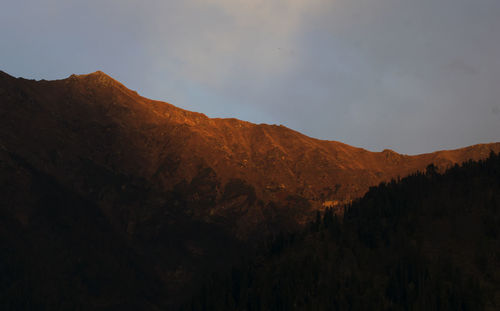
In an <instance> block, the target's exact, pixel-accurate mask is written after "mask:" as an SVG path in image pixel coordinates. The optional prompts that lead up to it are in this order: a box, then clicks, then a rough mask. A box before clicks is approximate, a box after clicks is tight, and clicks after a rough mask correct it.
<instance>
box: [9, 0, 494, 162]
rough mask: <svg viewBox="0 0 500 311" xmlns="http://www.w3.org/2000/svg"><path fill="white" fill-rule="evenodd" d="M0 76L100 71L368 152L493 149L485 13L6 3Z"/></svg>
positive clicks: (229, 4)
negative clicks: (480, 145)
mask: <svg viewBox="0 0 500 311" xmlns="http://www.w3.org/2000/svg"><path fill="white" fill-rule="evenodd" d="M4 8H5V9H4V10H2V12H0V39H1V40H2V49H0V57H1V59H2V60H3V64H2V65H1V67H0V70H3V71H5V72H7V73H8V74H10V75H13V76H17V77H19V76H20V77H24V78H30V79H47V80H49V79H61V78H65V77H67V76H69V75H71V74H85V73H90V72H94V71H96V70H102V71H103V72H105V73H107V74H109V75H110V76H112V77H113V78H115V79H117V80H118V81H120V82H122V83H123V84H124V85H125V86H127V87H128V88H130V89H133V90H136V91H138V92H139V93H140V94H141V95H142V96H145V97H148V98H151V99H156V100H162V101H166V102H170V103H172V104H173V105H176V106H178V107H181V108H184V109H188V110H192V111H197V112H201V113H204V114H206V115H207V116H209V117H234V118H238V119H242V120H246V121H250V122H254V123H269V124H283V125H285V126H287V127H289V128H291V129H294V130H297V131H299V132H302V133H304V134H305V135H308V136H311V137H315V138H319V139H328V140H336V141H341V142H343V143H347V144H349V145H353V146H357V147H362V148H365V149H368V150H372V151H381V150H383V149H387V148H388V149H393V150H395V151H397V152H399V153H406V154H417V153H427V152H431V151H435V150H440V149H455V148H459V147H465V146H468V145H474V144H478V143H488V142H498V141H500V88H499V87H498V86H497V85H498V83H499V81H500V59H499V57H498V55H500V40H498V34H499V33H500V19H498V16H499V15H500V2H498V1H494V0H478V1H474V2H470V1H465V0H437V1H430V0H424V1H419V2H416V1H409V0H378V1H369V0H354V1H353V0H351V1H347V0H338V1H326V0H309V1H301V0H289V1H284V0H275V1H263V0H256V1H250V0H233V1H229V0H207V1H201V0H189V1H168V2H165V1H152V0H149V1H141V2H135V1H131V0H124V1H115V0H108V1H95V0H92V1H85V2H80V1H62V0H47V1H34V0H18V1H11V0H7V2H6V3H5V5H4Z"/></svg>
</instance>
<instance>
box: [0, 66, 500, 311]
mask: <svg viewBox="0 0 500 311" xmlns="http://www.w3.org/2000/svg"><path fill="white" fill-rule="evenodd" d="M490 151H494V152H500V144H499V143H496V144H487V145H475V146H471V147H467V148H464V149H458V150H453V151H440V152H436V153H431V154H424V155H418V156H407V155H401V154H398V153H395V152H393V151H390V150H385V151H383V152H369V151H367V150H364V149H361V148H355V147H351V146H348V145H346V144H343V143H340V142H334V141H322V140H317V139H314V138H310V137H307V136H305V135H302V134H300V133H298V132H296V131H293V130H291V129H288V128H286V127H284V126H276V125H266V124H259V125H257V124H252V123H249V122H244V121H239V120H236V119H213V118H208V117H206V116H205V115H203V114H200V113H195V112H190V111H186V110H183V109H180V108H177V107H175V106H173V105H171V104H168V103H164V102H160V101H154V100H150V99H147V98H144V97H141V96H139V95H138V94H137V93H136V92H134V91H132V90H129V89H127V88H126V87H125V86H124V85H122V84H121V83H119V82H118V81H116V80H114V79H113V78H111V77H109V76H108V75H106V74H104V73H102V72H95V73H92V74H88V75H72V76H70V77H69V78H67V79H63V80H56V81H44V80H41V81H34V80H26V79H22V78H14V77H11V76H10V75H8V74H6V73H3V72H0V185H1V188H0V189H1V190H0V193H1V196H2V199H3V204H2V207H1V214H0V216H1V217H2V218H1V221H2V224H3V227H2V228H3V231H2V232H0V233H1V235H2V240H3V241H10V242H9V243H7V244H5V245H8V246H9V248H8V249H7V250H8V252H7V250H6V251H5V252H4V253H3V254H10V255H5V256H6V257H5V258H3V261H2V263H3V264H4V266H5V267H10V268H9V271H25V272H24V274H23V273H21V274H19V275H12V276H11V277H12V278H11V279H9V280H10V281H9V282H5V284H7V285H4V287H2V288H3V289H2V292H4V293H5V292H9V291H13V292H16V293H18V294H19V297H20V298H19V299H20V301H24V300H25V299H23V297H24V298H25V297H27V296H28V297H35V298H33V302H31V303H32V304H39V305H47V304H49V303H51V301H52V300H54V297H55V296H54V295H56V296H57V294H56V293H65V295H66V296H67V297H78V300H77V301H80V302H82V303H83V302H85V304H87V305H88V308H89V309H95V308H97V307H96V306H105V307H103V308H104V309H110V308H111V307H114V308H117V309H120V308H121V309H123V304H120V303H122V302H123V301H124V299H125V298H126V299H125V301H128V302H129V303H128V305H130V306H131V307H130V308H133V307H132V306H134V305H151V308H153V309H154V308H156V307H158V308H160V307H161V306H162V304H163V303H165V304H166V305H170V304H171V303H172V301H175V300H182V299H183V297H184V296H186V295H188V293H189V291H190V290H192V288H193V287H195V286H196V285H195V284H196V283H197V280H199V279H200V278H201V275H202V274H203V273H205V272H207V271H212V270H217V269H224V267H226V266H227V265H228V264H229V263H231V262H233V260H234V258H235V257H239V256H245V254H246V253H245V252H246V251H247V250H248V249H249V245H251V244H252V243H254V242H256V241H259V240H260V239H262V238H263V237H265V236H267V235H268V234H272V233H276V232H280V231H290V230H295V229H297V228H298V227H300V225H301V224H305V223H307V221H308V220H309V219H311V217H312V216H314V215H315V211H316V210H318V209H321V210H322V209H324V207H325V206H336V205H339V206H340V205H342V204H343V203H346V202H350V201H351V200H353V199H355V198H358V197H361V196H362V195H363V194H365V193H366V192H367V191H368V189H369V188H370V187H371V186H375V185H377V184H379V183H380V182H382V181H389V180H390V179H392V178H397V177H398V176H400V177H404V176H406V175H408V174H410V173H413V172H415V171H417V170H424V169H425V168H426V167H427V166H428V165H429V164H431V163H434V164H435V165H437V167H438V169H444V168H446V167H448V166H452V165H453V164H455V163H460V162H463V161H465V160H468V159H473V160H478V159H482V158H485V157H487V156H488V155H489V154H490ZM13 241H17V242H13ZM28 245H36V246H37V247H31V246H28ZM221 253H224V254H225V256H221V255H220V254H221ZM21 259H22V260H21ZM96 260H97V261H99V262H101V263H102V264H95V262H96ZM53 263H57V264H55V265H54V264H53ZM26 267H29V269H25V268H26ZM82 267H83V268H82ZM47 275H49V276H51V277H53V278H54V280H53V281H52V282H51V283H49V285H47V283H46V282H45V281H44V280H45V279H46V276H47ZM118 276H120V277H118ZM96 279H97V280H99V281H96ZM23 280H24V281H23ZM57 280H59V281H57ZM61 280H64V282H63V281H61ZM137 280H142V281H141V282H144V284H143V283H141V282H139V281H137ZM16 282H17V283H16ZM65 282H66V283H65ZM114 282H117V283H119V284H121V285H120V286H119V287H115V286H114V285H115V283H114ZM9 284H10V285H9ZM12 284H29V286H28V287H26V288H23V287H21V288H19V287H15V286H14V287H12V286H13V285H12ZM64 284H78V287H76V288H74V287H68V286H65V285H64ZM102 284H107V287H106V286H104V287H102V286H103V285H102ZM123 284H129V286H128V287H123V286H124V285H123ZM146 284H149V285H148V286H149V287H148V286H146ZM151 284H160V285H161V286H160V285H158V286H156V285H155V286H151ZM143 285H144V286H143ZM9 286H11V287H9ZM16 286H17V285H16ZM19 286H21V285H19ZM26 286H27V285H26ZM163 287H164V289H162V288H163ZM146 289H148V290H149V289H151V291H150V292H148V295H144V293H143V291H144V290H146ZM165 293H169V295H166V296H165ZM59 295H61V294H59ZM14 297H16V296H15V295H14ZM124 297H125V298H124ZM158 297H163V298H162V299H158ZM69 300H71V299H69ZM72 301H74V299H73V300H72ZM159 301H160V302H159ZM27 303H29V302H27ZM68 303H69V302H68ZM61 308H63V309H64V306H61ZM17 309H19V308H17ZM52 309H56V307H54V308H52Z"/></svg>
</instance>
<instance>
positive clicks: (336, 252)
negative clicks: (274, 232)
mask: <svg viewBox="0 0 500 311" xmlns="http://www.w3.org/2000/svg"><path fill="white" fill-rule="evenodd" d="M499 237H500V154H499V155H495V154H493V153H492V154H491V156H490V157H489V158H488V159H487V160H484V161H479V162H472V161H469V162H466V163H464V164H462V165H461V166H458V165H456V166H454V167H452V168H450V169H449V170H447V171H446V172H445V173H444V174H439V173H438V172H437V171H436V169H435V167H434V166H433V165H430V166H429V167H427V170H426V172H422V173H417V174H413V175H411V176H408V177H406V178H404V179H402V180H399V181H392V182H390V183H383V184H381V185H379V186H378V187H373V188H371V189H370V191H369V192H368V193H367V194H366V195H365V196H364V197H363V198H361V199H359V200H357V201H355V202H353V203H352V204H351V205H350V206H347V207H346V210H345V214H344V215H343V216H340V215H337V214H336V213H335V212H334V211H332V210H327V211H326V212H325V213H324V214H322V215H320V214H318V217H317V219H316V221H314V222H312V223H311V224H310V226H309V227H308V228H307V229H305V230H303V231H301V232H297V233H289V234H282V235H278V236H275V237H273V238H272V239H271V240H270V241H269V242H268V243H266V245H264V246H263V247H262V249H261V251H260V252H259V254H258V255H257V257H256V259H254V260H250V261H245V262H242V263H241V264H240V265H238V266H235V267H234V268H233V269H232V270H231V272H228V273H227V274H225V275H212V276H210V277H208V278H207V281H206V283H205V284H204V285H203V287H202V288H201V290H200V293H199V295H197V296H196V297H194V298H193V300H192V302H191V303H190V304H187V305H186V306H185V307H184V310H499V308H500V269H499V267H500V240H499Z"/></svg>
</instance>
